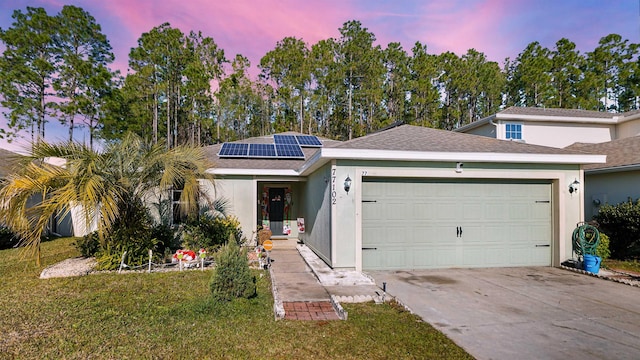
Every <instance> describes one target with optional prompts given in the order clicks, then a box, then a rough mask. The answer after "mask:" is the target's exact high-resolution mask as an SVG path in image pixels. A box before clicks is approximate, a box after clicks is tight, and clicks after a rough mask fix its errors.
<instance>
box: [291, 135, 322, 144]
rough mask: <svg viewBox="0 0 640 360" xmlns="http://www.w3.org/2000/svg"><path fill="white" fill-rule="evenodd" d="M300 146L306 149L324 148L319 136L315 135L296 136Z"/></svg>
mask: <svg viewBox="0 0 640 360" xmlns="http://www.w3.org/2000/svg"><path fill="white" fill-rule="evenodd" d="M296 139H297V140H298V144H300V146H304V147H322V143H321V142H320V139H318V137H317V136H313V135H296Z"/></svg>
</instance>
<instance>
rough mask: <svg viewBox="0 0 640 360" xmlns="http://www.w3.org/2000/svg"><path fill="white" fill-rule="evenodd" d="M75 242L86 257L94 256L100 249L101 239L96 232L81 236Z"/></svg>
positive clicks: (81, 253)
mask: <svg viewBox="0 0 640 360" xmlns="http://www.w3.org/2000/svg"><path fill="white" fill-rule="evenodd" d="M73 244H74V245H75V246H76V249H78V251H80V255H82V256H84V257H92V256H94V255H95V254H96V253H97V252H98V251H99V250H100V240H99V239H98V233H96V232H92V233H91V234H89V235H85V236H83V237H81V238H79V239H78V240H76V241H75V242H74V243H73Z"/></svg>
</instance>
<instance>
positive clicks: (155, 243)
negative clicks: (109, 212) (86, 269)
mask: <svg viewBox="0 0 640 360" xmlns="http://www.w3.org/2000/svg"><path fill="white" fill-rule="evenodd" d="M124 207H125V209H123V211H122V213H121V214H122V215H121V216H120V217H119V218H118V219H116V221H115V222H114V223H113V225H112V226H111V229H110V231H109V232H108V233H107V234H105V236H104V240H103V242H102V243H101V244H100V249H99V250H98V251H97V252H96V253H95V257H96V261H97V266H96V268H97V269H99V270H114V269H117V268H118V267H119V265H120V261H121V259H122V254H123V253H124V252H125V251H126V252H127V258H126V260H125V262H126V264H127V265H128V266H130V267H136V266H141V265H143V264H146V263H147V262H148V261H149V250H152V251H153V261H154V262H159V261H162V258H163V256H164V249H163V246H164V244H162V242H161V240H158V239H157V238H155V237H153V221H152V219H151V217H150V216H149V214H148V212H147V209H146V208H145V206H144V205H143V204H142V202H141V201H140V200H133V201H131V202H129V203H127V204H126V205H124Z"/></svg>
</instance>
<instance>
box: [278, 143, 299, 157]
mask: <svg viewBox="0 0 640 360" xmlns="http://www.w3.org/2000/svg"><path fill="white" fill-rule="evenodd" d="M276 154H277V155H278V158H281V159H304V153H303V152H302V149H301V148H300V145H298V144H295V145H293V144H276Z"/></svg>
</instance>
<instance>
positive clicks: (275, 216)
mask: <svg viewBox="0 0 640 360" xmlns="http://www.w3.org/2000/svg"><path fill="white" fill-rule="evenodd" d="M283 220H284V189H282V188H270V189H269V223H270V224H269V226H270V228H271V232H272V233H273V235H282V222H283Z"/></svg>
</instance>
